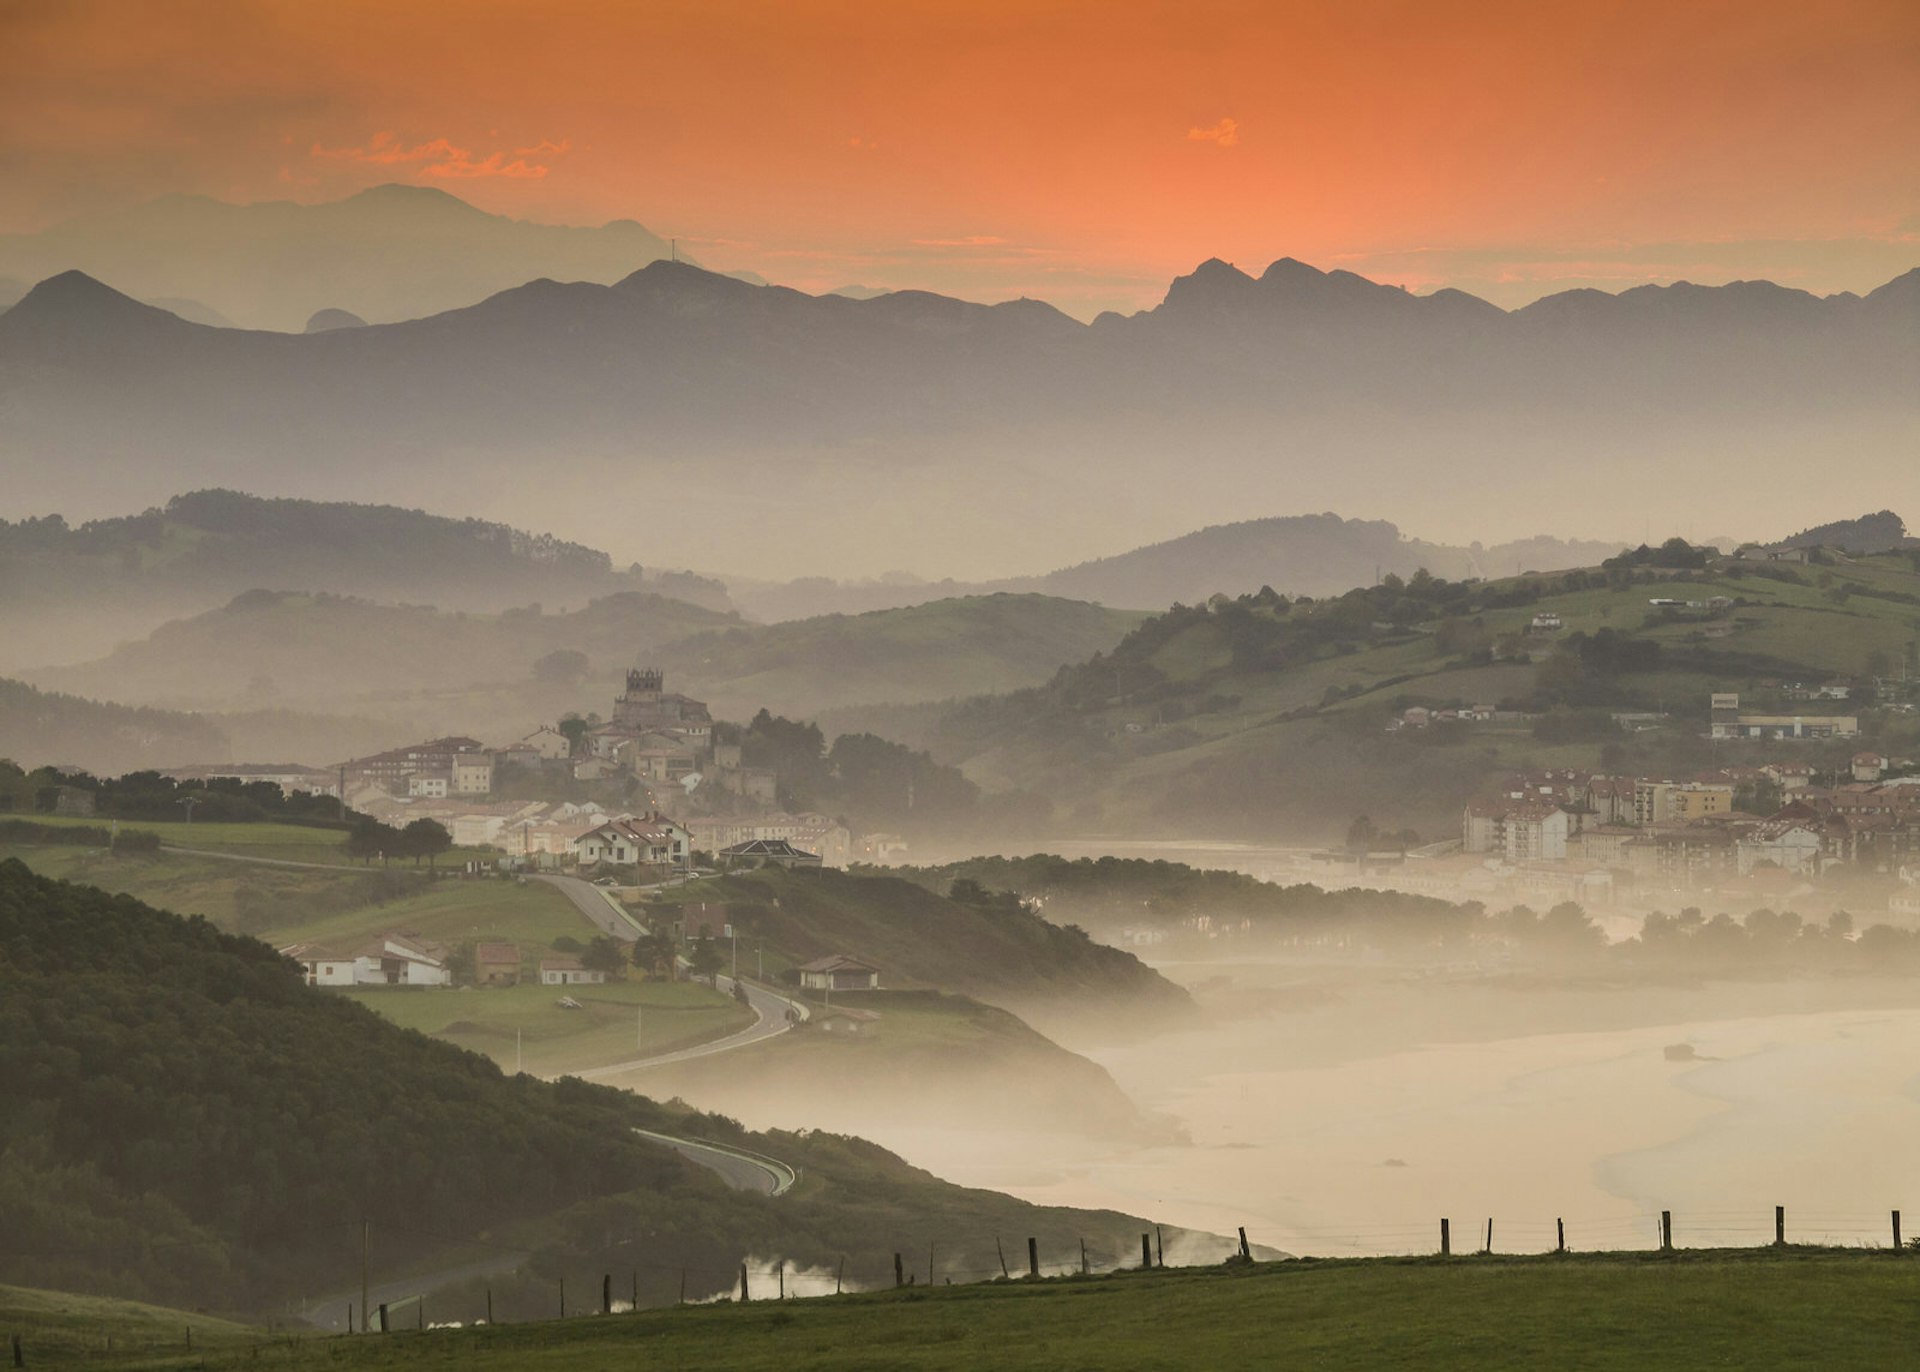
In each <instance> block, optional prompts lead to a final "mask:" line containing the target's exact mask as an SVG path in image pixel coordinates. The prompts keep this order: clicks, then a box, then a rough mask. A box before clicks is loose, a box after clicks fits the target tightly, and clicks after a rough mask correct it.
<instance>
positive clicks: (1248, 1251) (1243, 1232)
mask: <svg viewBox="0 0 1920 1372" xmlns="http://www.w3.org/2000/svg"><path fill="white" fill-rule="evenodd" d="M1240 1256H1241V1257H1243V1258H1245V1259H1246V1260H1247V1261H1248V1262H1252V1261H1253V1248H1252V1247H1251V1246H1250V1245H1249V1244H1248V1243H1247V1226H1246V1225H1244V1224H1243V1225H1241V1226H1240Z"/></svg>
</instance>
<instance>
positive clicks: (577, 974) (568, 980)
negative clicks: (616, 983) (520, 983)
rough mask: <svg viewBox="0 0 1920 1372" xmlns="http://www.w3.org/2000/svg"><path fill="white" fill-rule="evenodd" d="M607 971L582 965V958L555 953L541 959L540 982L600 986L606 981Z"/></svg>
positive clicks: (560, 984) (544, 984)
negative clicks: (595, 969) (599, 970)
mask: <svg viewBox="0 0 1920 1372" xmlns="http://www.w3.org/2000/svg"><path fill="white" fill-rule="evenodd" d="M606 979H607V974H606V973H605V972H598V971H594V970H593V969H591V968H587V967H582V966H581V965H580V959H579V958H576V957H568V956H565V955H564V954H555V955H554V956H552V957H544V958H541V959H540V984H541V985H542V986H599V985H602V984H604V983H605V982H606Z"/></svg>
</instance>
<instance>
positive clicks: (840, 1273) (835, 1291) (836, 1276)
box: [833, 1253, 847, 1296]
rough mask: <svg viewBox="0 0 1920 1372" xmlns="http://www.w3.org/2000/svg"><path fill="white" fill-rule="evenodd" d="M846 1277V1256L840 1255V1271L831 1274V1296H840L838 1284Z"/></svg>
mask: <svg viewBox="0 0 1920 1372" xmlns="http://www.w3.org/2000/svg"><path fill="white" fill-rule="evenodd" d="M846 1275H847V1255H846V1254H845V1253H842V1254H841V1255H840V1270H839V1271H838V1272H835V1273H834V1274H833V1294H834V1295H836V1296H837V1295H839V1294H840V1283H841V1282H842V1281H843V1280H844V1279H845V1278H846Z"/></svg>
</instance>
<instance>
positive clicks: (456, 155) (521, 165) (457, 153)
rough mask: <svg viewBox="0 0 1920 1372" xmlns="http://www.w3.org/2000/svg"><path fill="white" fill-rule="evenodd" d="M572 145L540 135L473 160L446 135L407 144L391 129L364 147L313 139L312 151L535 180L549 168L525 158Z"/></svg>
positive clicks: (452, 174) (445, 172)
mask: <svg viewBox="0 0 1920 1372" xmlns="http://www.w3.org/2000/svg"><path fill="white" fill-rule="evenodd" d="M572 146H573V144H572V143H571V141H570V140H568V139H564V138H563V139H561V140H560V141H559V142H558V143H556V142H554V141H553V140H552V139H550V138H543V139H541V140H540V141H539V142H538V143H535V144H533V145H532V146H531V147H526V148H515V149H514V150H513V151H512V152H511V153H505V152H494V153H489V154H488V155H487V156H485V157H483V158H480V159H479V160H478V161H476V160H475V159H474V155H473V152H472V150H471V149H468V148H462V147H458V146H456V145H455V144H454V142H453V140H451V139H448V138H434V139H430V140H428V141H427V142H425V143H417V144H415V145H413V146H412V147H408V146H407V145H406V144H405V143H403V142H401V141H400V140H399V139H398V138H396V137H395V136H394V135H393V134H391V133H376V134H375V135H374V136H373V137H372V138H370V139H368V140H367V145H366V146H365V147H364V148H329V147H326V146H324V145H322V144H320V143H315V144H314V145H313V152H312V155H313V156H315V157H324V158H328V159H330V160H332V161H337V162H364V163H368V164H370V165H373V166H380V167H393V166H402V165H405V164H408V163H414V162H422V163H425V164H426V165H425V166H423V167H421V168H420V175H422V176H434V177H440V178H442V179H449V180H473V179H476V178H479V177H487V176H503V177H507V178H509V179H513V180H527V181H537V180H539V179H540V178H542V177H544V176H546V175H547V173H548V172H550V171H552V170H553V168H552V167H550V166H548V165H547V164H546V163H545V162H530V161H528V160H527V159H528V158H537V157H558V156H560V155H562V154H564V153H566V152H567V151H568V150H569V149H571V148H572ZM509 159H511V160H509Z"/></svg>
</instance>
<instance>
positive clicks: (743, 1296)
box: [740, 1262, 749, 1305]
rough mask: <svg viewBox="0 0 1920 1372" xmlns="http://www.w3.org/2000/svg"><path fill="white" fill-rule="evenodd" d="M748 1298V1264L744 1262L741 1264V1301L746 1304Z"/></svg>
mask: <svg viewBox="0 0 1920 1372" xmlns="http://www.w3.org/2000/svg"><path fill="white" fill-rule="evenodd" d="M748 1299H749V1297H748V1295H747V1265H746V1264H745V1263H744V1262H743V1263H741V1264H740V1303H741V1304H742V1305H745V1304H746V1303H747V1301H748Z"/></svg>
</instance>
